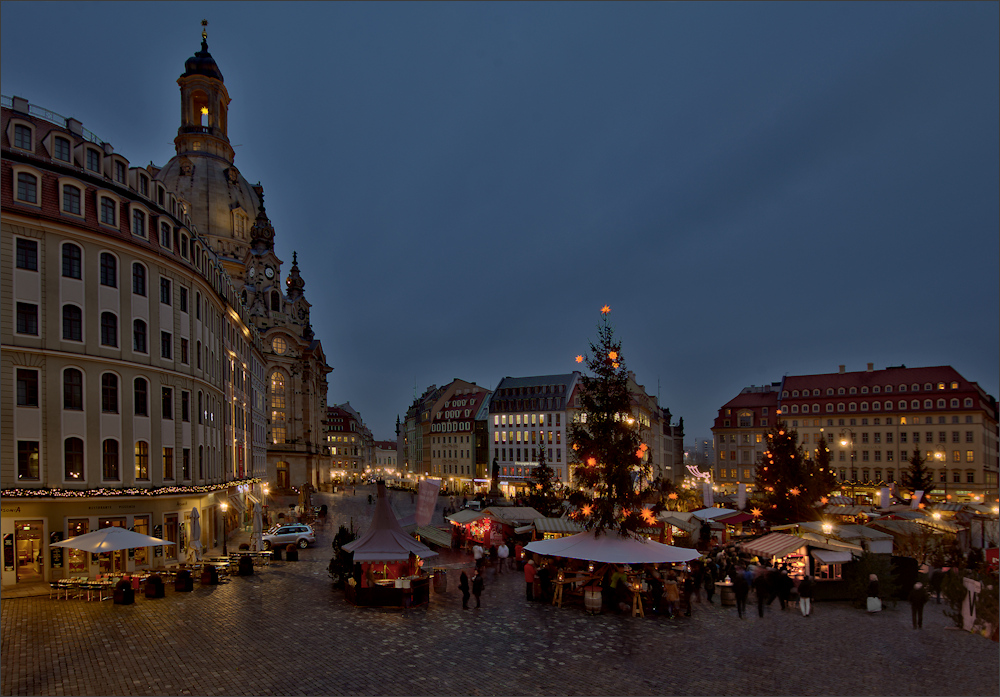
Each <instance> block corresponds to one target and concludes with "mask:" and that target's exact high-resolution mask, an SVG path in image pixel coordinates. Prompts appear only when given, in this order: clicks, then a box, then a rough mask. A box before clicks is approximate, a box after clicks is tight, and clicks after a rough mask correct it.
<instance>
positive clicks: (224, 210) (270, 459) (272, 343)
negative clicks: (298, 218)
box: [151, 31, 332, 494]
mask: <svg viewBox="0 0 1000 697" xmlns="http://www.w3.org/2000/svg"><path fill="white" fill-rule="evenodd" d="M177 85H178V87H179V88H180V102H181V103H180V106H181V109H180V114H181V123H180V126H179V127H178V129H177V136H176V137H175V138H174V148H175V151H176V155H175V156H174V157H173V158H171V159H170V161H169V162H167V164H165V165H164V166H163V167H162V168H153V169H152V170H151V171H152V172H153V173H154V176H155V180H156V181H157V182H158V183H160V184H162V187H163V188H165V189H167V190H171V191H176V192H177V195H178V200H179V202H180V205H182V206H183V208H184V210H185V211H186V212H187V214H188V215H189V216H190V218H191V220H192V221H193V224H194V225H195V226H196V227H197V228H198V230H199V231H200V232H201V234H202V235H203V236H204V237H205V239H206V240H207V241H208V244H209V245H210V246H211V247H212V248H213V249H215V250H216V251H217V252H218V255H219V259H220V263H221V264H222V267H223V269H224V270H225V271H226V273H227V274H228V275H229V277H230V278H232V279H233V285H234V287H235V289H236V292H237V297H238V298H239V302H241V303H242V304H243V305H245V306H246V307H247V308H248V311H249V316H250V321H251V323H252V324H253V325H254V327H255V328H256V329H257V331H258V332H259V333H260V335H261V337H262V340H263V347H264V383H265V387H266V394H265V395H264V401H265V421H264V426H265V429H264V434H263V435H264V439H265V441H266V445H267V450H266V466H267V471H266V474H265V478H266V480H267V482H268V483H269V485H270V487H271V490H272V492H274V493H275V494H288V493H292V492H291V489H292V488H293V487H301V486H303V485H305V484H310V485H312V486H314V487H316V488H319V487H321V486H323V485H327V484H329V481H330V479H329V478H330V467H329V458H328V457H327V455H326V453H325V448H324V445H325V443H324V435H325V434H324V426H323V420H324V419H325V418H326V394H327V378H326V376H327V375H328V374H329V373H330V371H331V370H332V368H331V367H330V366H329V365H327V363H326V357H325V354H324V352H323V346H322V343H321V342H320V341H319V339H317V338H316V337H315V335H314V332H313V330H312V324H311V322H310V314H311V304H310V303H309V301H308V300H307V299H306V297H305V281H304V280H303V279H302V277H301V275H300V272H299V267H298V263H297V259H296V255H295V254H294V253H293V256H292V266H291V268H290V269H289V273H288V276H287V277H286V278H285V281H284V286H283V287H282V283H281V267H282V261H281V260H280V259H279V258H278V257H277V255H276V254H275V251H274V236H275V231H274V227H273V226H272V224H271V221H270V220H269V219H268V217H267V213H266V211H265V209H264V189H263V187H262V186H261V185H260V184H257V185H250V183H249V182H247V180H246V179H245V178H244V176H243V175H242V174H241V173H240V171H239V169H238V168H237V167H236V165H235V164H234V158H235V150H234V149H233V146H232V145H231V144H230V141H229V126H228V124H229V118H228V114H229V105H230V102H231V98H230V96H229V92H228V90H227V89H226V85H225V82H224V79H223V76H222V71H221V70H220V69H219V66H218V65H217V64H216V62H215V60H214V58H213V57H212V55H211V54H210V53H209V51H208V43H207V36H206V34H205V32H204V31H203V32H202V43H201V50H200V51H198V52H197V53H195V54H194V55H193V56H192V57H191V58H189V59H188V60H187V61H186V62H185V64H184V72H183V74H181V76H180V77H179V78H178V79H177Z"/></svg>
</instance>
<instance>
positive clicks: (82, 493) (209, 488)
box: [0, 477, 262, 499]
mask: <svg viewBox="0 0 1000 697" xmlns="http://www.w3.org/2000/svg"><path fill="white" fill-rule="evenodd" d="M260 481H262V480H261V479H260V478H259V477H254V478H252V479H238V480H233V481H231V482H225V483H224V484H203V485H199V486H164V487H160V488H158V489H137V488H134V487H132V488H129V489H87V490H80V489H4V490H2V491H0V497H3V498H21V499H27V498H44V497H51V498H91V497H100V496H107V497H114V496H169V495H171V494H208V493H211V492H213V491H219V490H220V489H228V488H229V487H231V486H240V485H243V484H256V483H258V482H260Z"/></svg>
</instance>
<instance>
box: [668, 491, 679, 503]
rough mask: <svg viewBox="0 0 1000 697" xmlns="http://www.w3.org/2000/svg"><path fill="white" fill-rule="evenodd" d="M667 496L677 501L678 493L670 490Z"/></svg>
mask: <svg viewBox="0 0 1000 697" xmlns="http://www.w3.org/2000/svg"><path fill="white" fill-rule="evenodd" d="M667 498H668V499H670V500H671V501H676V500H677V494H675V493H674V492H670V493H669V494H667Z"/></svg>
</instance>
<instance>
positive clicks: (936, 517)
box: [931, 511, 941, 520]
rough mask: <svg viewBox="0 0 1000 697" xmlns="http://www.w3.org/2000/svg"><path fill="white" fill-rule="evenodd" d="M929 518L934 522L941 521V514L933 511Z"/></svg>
mask: <svg viewBox="0 0 1000 697" xmlns="http://www.w3.org/2000/svg"><path fill="white" fill-rule="evenodd" d="M931 518H933V519H934V520H941V514H940V513H939V512H938V511H934V513H932V514H931Z"/></svg>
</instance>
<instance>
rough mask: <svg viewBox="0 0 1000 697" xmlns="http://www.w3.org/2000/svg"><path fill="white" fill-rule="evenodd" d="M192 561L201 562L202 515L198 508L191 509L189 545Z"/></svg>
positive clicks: (189, 554) (189, 555)
mask: <svg viewBox="0 0 1000 697" xmlns="http://www.w3.org/2000/svg"><path fill="white" fill-rule="evenodd" d="M191 557H193V560H192V561H200V560H201V514H200V513H198V507H197V506H195V507H194V508H192V509H191V542H190V543H188V558H189V559H190V558H191Z"/></svg>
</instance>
